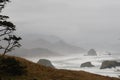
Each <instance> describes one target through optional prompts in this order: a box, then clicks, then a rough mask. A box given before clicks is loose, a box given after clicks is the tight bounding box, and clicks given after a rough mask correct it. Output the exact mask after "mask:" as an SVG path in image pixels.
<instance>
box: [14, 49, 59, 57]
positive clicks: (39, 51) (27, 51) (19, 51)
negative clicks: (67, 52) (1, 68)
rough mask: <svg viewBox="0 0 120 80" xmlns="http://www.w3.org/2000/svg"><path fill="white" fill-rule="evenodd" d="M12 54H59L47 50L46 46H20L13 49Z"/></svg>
mask: <svg viewBox="0 0 120 80" xmlns="http://www.w3.org/2000/svg"><path fill="white" fill-rule="evenodd" d="M12 53H14V54H12V55H15V56H21V57H38V56H42V57H44V56H48V55H49V56H60V54H59V53H56V52H54V51H51V50H48V49H46V48H33V49H25V48H20V49H16V50H15V51H13V52H12Z"/></svg>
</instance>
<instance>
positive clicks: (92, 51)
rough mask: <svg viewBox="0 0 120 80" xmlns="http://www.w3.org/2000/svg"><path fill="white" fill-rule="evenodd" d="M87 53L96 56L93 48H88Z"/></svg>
mask: <svg viewBox="0 0 120 80" xmlns="http://www.w3.org/2000/svg"><path fill="white" fill-rule="evenodd" d="M88 55H89V56H97V53H96V51H95V50H94V49H90V50H89V51H88Z"/></svg>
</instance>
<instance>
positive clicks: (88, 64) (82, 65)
mask: <svg viewBox="0 0 120 80" xmlns="http://www.w3.org/2000/svg"><path fill="white" fill-rule="evenodd" d="M80 67H95V66H94V65H92V64H91V62H85V63H82V64H81V66H80Z"/></svg>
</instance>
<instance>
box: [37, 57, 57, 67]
mask: <svg viewBox="0 0 120 80" xmlns="http://www.w3.org/2000/svg"><path fill="white" fill-rule="evenodd" d="M37 63H38V64H41V65H44V66H46V67H51V68H55V67H54V66H53V65H52V63H51V61H50V60H47V59H40V60H39V61H38V62H37Z"/></svg>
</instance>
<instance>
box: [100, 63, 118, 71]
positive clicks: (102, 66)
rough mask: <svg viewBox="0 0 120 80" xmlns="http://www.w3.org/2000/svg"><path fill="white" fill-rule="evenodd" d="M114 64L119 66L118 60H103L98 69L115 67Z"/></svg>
mask: <svg viewBox="0 0 120 80" xmlns="http://www.w3.org/2000/svg"><path fill="white" fill-rule="evenodd" d="M116 66H120V62H117V61H103V62H102V65H101V67H100V69H105V68H115V67H116Z"/></svg>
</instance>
